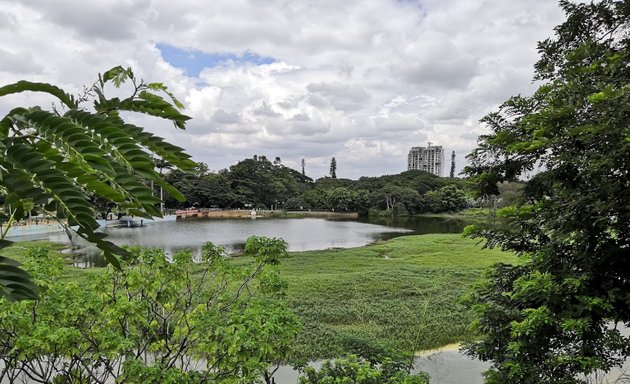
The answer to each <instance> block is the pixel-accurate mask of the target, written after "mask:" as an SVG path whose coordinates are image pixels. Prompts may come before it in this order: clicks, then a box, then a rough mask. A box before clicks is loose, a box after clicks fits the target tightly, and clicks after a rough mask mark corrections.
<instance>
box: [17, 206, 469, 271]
mask: <svg viewBox="0 0 630 384" xmlns="http://www.w3.org/2000/svg"><path fill="white" fill-rule="evenodd" d="M465 225H466V223H464V222H462V221H461V220H452V219H444V218H434V217H409V218H398V219H393V220H392V219H387V220H386V219H384V220H376V221H370V220H326V219H320V218H297V219H272V218H264V219H263V218H258V219H196V218H191V219H185V220H177V221H165V222H158V223H154V224H150V225H145V226H143V227H135V228H106V229H104V232H105V233H107V234H108V239H109V240H110V241H112V242H114V243H115V244H118V245H132V244H138V245H142V246H146V247H158V248H162V249H164V250H165V251H166V252H167V254H170V255H172V254H173V253H174V252H176V251H178V250H181V249H185V248H191V249H193V250H194V251H198V250H199V249H201V246H202V244H203V243H205V242H207V241H211V242H213V243H214V244H216V245H221V246H224V247H225V248H226V250H227V252H228V253H238V252H240V251H241V250H242V248H243V245H244V243H245V240H246V239H247V238H248V237H250V236H253V235H256V236H267V237H279V238H282V239H284V241H286V242H287V246H288V250H289V251H309V250H319V249H329V248H350V247H360V246H363V245H366V244H370V243H373V242H375V241H379V240H388V239H391V238H394V237H397V236H401V235H409V234H424V233H460V232H461V231H462V229H463V228H464V226H465ZM33 239H45V240H49V241H54V242H60V243H65V244H69V245H70V246H71V251H72V254H73V256H72V257H73V258H74V261H75V265H77V266H80V267H95V266H103V265H105V262H104V260H103V259H102V258H101V257H100V256H99V251H98V250H97V249H95V248H94V247H92V246H90V245H89V244H88V243H87V242H85V241H84V240H82V239H80V238H77V237H76V236H74V237H73V238H72V240H69V239H68V237H67V235H66V234H65V233H53V234H47V235H37V236H23V237H19V238H15V240H18V241H24V240H33ZM69 250H70V249H69Z"/></svg>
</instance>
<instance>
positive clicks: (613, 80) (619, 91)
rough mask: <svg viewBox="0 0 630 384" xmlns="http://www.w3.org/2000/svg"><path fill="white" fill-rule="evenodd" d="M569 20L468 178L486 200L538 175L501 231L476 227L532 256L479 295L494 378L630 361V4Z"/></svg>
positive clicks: (576, 11)
mask: <svg viewBox="0 0 630 384" xmlns="http://www.w3.org/2000/svg"><path fill="white" fill-rule="evenodd" d="M560 4H561V6H562V8H563V9H564V11H565V12H566V16H567V18H566V21H565V22H564V23H562V24H561V25H559V26H558V27H556V29H555V36H554V37H552V38H549V39H547V40H545V41H542V42H541V43H539V47H538V48H539V52H540V55H541V57H540V60H539V61H538V63H537V64H536V77H535V78H536V80H539V81H541V82H542V85H541V86H540V87H539V88H538V90H537V91H536V92H535V93H534V94H533V95H532V96H530V97H524V96H516V97H512V98H510V99H509V100H507V101H506V102H505V103H504V104H503V105H502V106H501V107H500V109H499V111H498V112H494V113H491V114H489V115H488V116H486V117H485V118H484V119H483V120H482V121H483V122H484V123H485V124H486V125H487V126H488V127H489V128H490V129H491V131H492V133H491V134H489V135H485V136H482V137H481V138H480V140H479V147H478V148H477V149H476V150H475V151H474V152H473V153H471V154H470V155H469V159H470V160H471V163H472V165H471V166H470V167H468V168H467V169H466V172H467V173H468V174H469V175H470V176H472V177H473V178H474V180H475V181H476V185H477V191H478V193H479V194H480V195H484V194H485V195H488V194H496V193H497V191H498V183H499V182H505V181H512V180H514V179H516V178H517V177H520V176H523V175H526V174H528V173H530V172H532V171H533V172H535V175H534V176H533V177H532V178H531V180H530V181H529V182H528V183H527V185H526V187H525V189H524V190H523V195H522V199H521V201H520V203H519V204H517V205H516V206H514V207H509V208H504V209H503V211H502V212H500V213H501V214H502V215H503V216H505V217H507V218H508V219H509V220H510V225H505V226H502V227H501V228H490V229H483V228H476V229H471V230H470V231H469V233H470V234H471V235H472V236H476V237H482V238H485V239H486V241H487V243H486V245H487V246H499V247H501V248H503V249H505V250H509V251H512V252H515V253H517V254H519V255H521V257H522V261H523V263H522V264H520V265H516V266H514V265H499V266H497V267H496V268H495V270H494V271H492V272H491V273H490V274H489V275H488V280H487V281H486V282H485V283H483V284H482V285H480V286H479V287H478V289H477V290H476V291H475V292H474V293H473V294H471V296H470V298H469V302H470V303H471V305H473V306H474V308H475V309H476V310H477V311H478V313H479V321H478V322H477V324H476V327H477V329H478V330H479V331H480V332H481V333H482V334H483V338H482V340H481V341H479V342H477V343H472V344H471V345H469V347H468V351H469V353H471V354H472V355H474V356H477V357H479V358H481V359H483V360H490V361H492V362H493V366H492V369H491V370H490V371H488V372H487V382H488V383H586V382H587V381H588V379H589V376H588V375H590V374H594V373H595V372H597V371H608V370H609V369H610V368H611V367H613V366H615V365H616V364H620V363H621V362H623V361H624V360H625V359H626V357H627V356H628V355H629V354H630V339H629V338H628V336H627V335H626V334H624V333H622V332H621V330H620V329H621V328H623V327H627V326H628V324H629V322H630V307H629V306H628V297H630V276H629V275H628V271H630V258H628V255H630V227H629V226H628V223H630V130H629V128H628V121H630V85H629V82H628V81H629V79H630V36H629V32H630V28H629V27H630V25H629V23H628V20H630V2H628V1H614V0H604V1H600V2H592V3H580V4H573V3H570V2H568V1H561V3H560Z"/></svg>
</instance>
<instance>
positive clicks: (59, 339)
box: [0, 237, 299, 384]
mask: <svg viewBox="0 0 630 384" xmlns="http://www.w3.org/2000/svg"><path fill="white" fill-rule="evenodd" d="M285 254H286V243H285V242H284V241H282V240H280V239H270V238H263V237H251V238H249V239H247V242H246V244H245V252H244V256H246V257H249V258H253V259H254V262H253V263H252V265H251V266H249V267H245V268H242V267H240V268H236V267H234V266H232V265H230V264H229V263H228V262H227V261H226V255H225V251H224V250H223V248H221V247H217V246H215V245H213V244H212V243H206V244H204V245H203V248H202V251H201V253H200V255H199V260H197V261H194V258H193V254H192V252H191V251H190V250H184V251H180V252H177V253H176V254H175V255H173V257H172V260H169V259H167V257H166V255H165V254H164V252H163V251H162V250H158V249H142V248H140V247H132V248H130V249H129V253H128V256H129V257H128V258H126V259H124V260H122V261H121V269H116V268H112V267H111V266H110V267H108V268H103V270H102V271H99V273H97V274H89V275H88V276H81V277H82V278H81V279H80V280H78V279H72V280H68V279H61V278H60V277H61V276H62V274H64V273H68V271H64V268H65V266H64V263H63V260H62V259H61V258H60V257H59V256H55V255H54V254H50V253H49V252H48V250H47V249H44V248H41V247H40V248H33V249H32V252H31V255H30V257H29V258H28V261H27V262H26V263H25V268H26V269H27V270H28V271H29V272H30V273H31V274H32V276H33V279H34V281H35V282H36V283H37V284H38V285H39V287H40V291H41V297H40V299H39V300H38V301H32V300H23V301H20V302H17V303H10V302H8V301H7V300H5V299H2V298H0V318H2V319H3V321H2V322H0V363H1V364H0V380H2V381H8V382H12V383H13V382H39V383H109V382H111V383H113V382H116V383H164V382H167V383H169V382H170V383H190V384H192V383H208V382H212V383H236V382H243V383H244V382H248V383H253V382H260V381H259V380H260V378H261V377H263V376H264V377H270V374H271V373H272V372H273V371H274V370H275V369H276V368H274V367H277V366H278V365H279V364H280V363H284V362H286V360H287V359H288V356H289V353H290V351H291V345H292V344H293V342H294V338H295V336H296V334H297V332H298V329H299V320H298V318H297V316H296V315H294V314H293V313H291V312H290V311H289V310H288V309H287V307H286V304H284V303H282V302H280V301H279V300H278V299H277V298H278V297H280V296H282V295H283V294H284V290H285V288H286V285H285V284H284V283H283V282H282V281H281V280H280V279H279V272H278V271H277V268H278V264H279V262H280V258H281V257H283V256H284V255H285ZM75 273H76V271H75ZM239 280H240V281H239ZM79 281H80V282H81V283H79Z"/></svg>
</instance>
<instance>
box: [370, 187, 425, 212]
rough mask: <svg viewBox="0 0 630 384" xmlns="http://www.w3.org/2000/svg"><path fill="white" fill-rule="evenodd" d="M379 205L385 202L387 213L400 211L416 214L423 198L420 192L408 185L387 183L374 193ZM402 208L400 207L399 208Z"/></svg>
mask: <svg viewBox="0 0 630 384" xmlns="http://www.w3.org/2000/svg"><path fill="white" fill-rule="evenodd" d="M374 197H375V199H376V200H377V201H378V203H379V204H378V205H377V206H379V207H382V206H383V204H382V203H385V209H386V211H387V213H389V214H392V215H393V214H394V213H396V212H398V211H403V212H405V213H411V214H414V213H416V212H418V211H420V210H421V208H422V205H423V200H422V197H421V196H420V194H418V192H416V191H415V190H413V189H411V188H408V187H399V186H397V185H387V186H385V187H383V188H381V189H379V190H378V191H376V192H375V193H374ZM399 207H400V208H401V209H398V208H399Z"/></svg>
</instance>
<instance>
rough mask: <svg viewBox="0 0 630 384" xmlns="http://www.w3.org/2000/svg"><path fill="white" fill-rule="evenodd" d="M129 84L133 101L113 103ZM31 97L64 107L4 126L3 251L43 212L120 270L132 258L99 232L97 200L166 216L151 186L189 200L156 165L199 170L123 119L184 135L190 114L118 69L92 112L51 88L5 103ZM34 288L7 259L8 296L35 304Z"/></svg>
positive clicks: (2, 291) (11, 116)
mask: <svg viewBox="0 0 630 384" xmlns="http://www.w3.org/2000/svg"><path fill="white" fill-rule="evenodd" d="M125 82H128V83H131V84H132V89H131V96H130V97H128V98H124V99H120V98H118V97H115V98H111V99H108V98H106V97H105V91H106V89H105V88H106V86H108V85H110V84H111V85H113V86H115V87H120V86H121V85H123V83H125ZM28 91H30V92H43V93H47V94H49V95H51V96H53V97H55V98H56V99H57V101H58V102H60V103H61V104H62V106H61V107H60V108H53V109H52V110H46V109H44V108H41V107H39V106H32V107H17V108H14V109H13V110H11V111H10V112H9V113H8V114H7V115H6V116H5V117H4V118H3V119H1V120H0V180H1V181H0V192H1V193H2V194H4V195H5V196H6V198H5V201H4V207H5V209H8V212H7V215H6V219H7V224H6V225H5V226H4V228H3V230H2V232H1V233H0V240H2V241H0V248H2V247H5V246H6V245H7V244H8V243H9V242H7V241H4V238H5V237H6V235H7V230H8V227H10V226H11V225H12V224H13V223H15V222H16V221H17V220H20V219H22V218H24V217H27V216H28V214H29V212H30V210H31V209H32V208H33V207H34V206H38V207H40V209H41V210H42V211H44V212H46V214H49V215H51V216H54V217H56V218H58V219H59V220H60V222H61V223H63V224H64V225H65V224H67V225H68V226H76V228H77V229H76V233H77V234H78V235H79V236H81V237H83V238H85V239H87V240H88V241H90V242H92V243H94V244H95V245H96V246H97V247H99V248H100V249H101V250H103V252H104V255H105V257H106V258H107V259H108V260H109V261H110V262H111V263H113V264H115V265H119V264H118V259H117V258H116V256H115V255H126V254H127V253H126V251H124V250H123V249H121V248H119V247H117V246H115V245H114V244H113V243H110V242H108V241H106V240H104V237H105V236H104V235H103V234H102V233H97V232H95V231H96V229H97V228H98V226H99V225H98V223H97V222H96V220H95V217H96V212H95V209H94V206H93V205H92V203H91V201H93V199H94V197H96V198H99V199H103V200H105V201H109V202H111V203H113V204H117V205H118V206H119V207H121V208H123V209H126V210H127V211H128V212H130V213H133V214H135V215H138V216H143V217H151V216H160V215H161V213H160V210H159V209H158V208H157V204H159V203H160V201H159V199H157V198H156V197H154V196H153V190H152V189H151V188H150V187H149V186H147V184H148V183H149V182H150V183H155V184H157V185H159V186H161V187H163V188H164V189H165V190H166V191H167V192H169V193H170V194H171V196H174V197H175V198H178V199H183V198H184V196H183V195H182V194H181V193H179V192H178V191H177V190H176V189H175V188H174V187H173V186H171V185H170V184H168V183H166V182H165V181H164V179H163V178H162V177H161V175H160V174H158V173H157V172H155V163H154V158H156V157H158V158H160V159H162V160H165V161H168V162H169V163H171V164H173V165H174V166H176V167H178V168H180V169H184V170H188V169H191V168H193V167H194V166H195V163H194V162H193V161H191V160H189V156H188V155H186V154H185V153H184V151H183V150H182V149H181V148H179V147H176V146H174V145H171V144H169V143H167V142H165V141H164V140H163V139H162V138H159V137H157V136H154V135H153V134H151V133H148V132H146V131H144V129H143V128H141V127H138V126H135V125H132V124H129V123H127V122H125V121H124V120H123V119H122V118H121V114H120V112H139V113H144V114H147V115H151V116H154V117H158V118H163V119H166V120H170V121H172V122H173V123H174V125H175V126H176V127H177V128H181V129H183V128H184V127H185V124H186V121H187V120H188V119H190V118H189V117H188V116H186V115H183V114H181V113H180V112H179V111H178V109H179V108H182V107H183V106H182V105H181V103H180V102H179V101H177V99H175V98H174V97H173V95H172V94H171V93H169V92H168V90H167V89H166V87H165V86H164V85H163V84H160V83H145V82H144V81H142V80H138V79H136V78H135V76H134V74H133V72H132V71H131V69H128V68H127V69H125V68H122V67H115V68H112V69H110V70H108V71H106V72H105V73H104V74H103V75H102V76H99V78H98V81H97V82H96V83H95V84H94V85H93V87H92V88H91V93H90V94H93V95H94V100H93V104H92V106H91V107H92V109H90V110H88V109H87V108H84V107H83V106H82V105H81V104H80V102H79V100H77V99H75V98H74V97H73V96H71V95H69V94H67V93H66V92H64V91H63V90H62V89H60V88H58V87H56V86H54V85H50V84H46V83H32V82H28V81H19V82H17V83H14V84H9V85H6V86H4V87H0V97H1V96H5V95H10V94H15V93H20V92H28ZM161 94H165V95H166V96H167V99H164V98H163V97H162V95H161ZM62 112H63V113H62ZM32 288H33V285H32V284H31V283H30V282H29V279H28V278H27V277H26V276H25V275H24V274H23V272H21V270H20V269H19V268H17V267H16V266H15V265H14V263H12V262H11V261H9V260H7V259H5V258H0V295H3V296H7V297H9V298H10V299H19V298H25V297H31V298H32V297H34V295H35V292H34V290H33V289H32Z"/></svg>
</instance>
